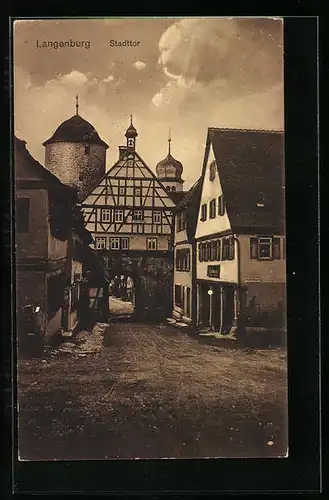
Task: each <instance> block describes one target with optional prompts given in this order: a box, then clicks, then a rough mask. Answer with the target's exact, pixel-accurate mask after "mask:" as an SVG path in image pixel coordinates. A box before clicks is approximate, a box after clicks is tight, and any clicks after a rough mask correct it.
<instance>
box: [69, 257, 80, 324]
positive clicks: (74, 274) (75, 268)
mask: <svg viewBox="0 0 329 500" xmlns="http://www.w3.org/2000/svg"><path fill="white" fill-rule="evenodd" d="M81 277H82V263H81V262H79V261H76V260H73V261H72V271H71V284H74V283H76V286H77V288H78V294H77V303H78V301H79V298H80V281H79V280H80V279H81ZM75 278H77V280H76V279H75ZM71 301H72V294H70V301H69V312H68V330H69V331H71V330H74V328H75V327H76V326H77V324H78V320H79V318H78V309H77V306H76V307H75V308H74V309H73V310H71Z"/></svg>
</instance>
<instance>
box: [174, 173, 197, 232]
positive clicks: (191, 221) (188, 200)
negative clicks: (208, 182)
mask: <svg viewBox="0 0 329 500" xmlns="http://www.w3.org/2000/svg"><path fill="white" fill-rule="evenodd" d="M201 192H202V176H201V177H199V179H198V180H197V181H196V182H195V183H194V184H193V186H192V187H191V188H190V190H189V191H187V193H185V195H184V197H183V199H182V200H181V201H180V202H179V203H178V205H177V206H176V208H175V209H174V212H176V213H179V212H185V214H186V222H187V235H188V238H189V239H191V238H193V237H194V235H195V230H196V225H197V220H198V213H199V204H200V198H201Z"/></svg>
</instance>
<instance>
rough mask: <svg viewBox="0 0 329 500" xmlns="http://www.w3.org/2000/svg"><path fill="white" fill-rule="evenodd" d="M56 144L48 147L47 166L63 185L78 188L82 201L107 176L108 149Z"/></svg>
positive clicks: (92, 145) (95, 146) (64, 143)
mask: <svg viewBox="0 0 329 500" xmlns="http://www.w3.org/2000/svg"><path fill="white" fill-rule="evenodd" d="M86 145H88V143H86V144H84V143H79V142H76V143H70V142H55V143H52V144H48V145H47V146H46V152H45V166H46V168H47V169H48V170H50V172H52V173H53V174H54V175H56V176H57V177H58V178H59V179H60V181H61V182H63V184H67V185H68V186H71V187H75V188H77V191H78V198H79V200H80V201H82V200H83V199H84V198H85V196H86V195H87V193H89V191H91V190H92V189H93V188H94V187H95V186H96V185H97V184H98V183H99V181H100V179H101V178H102V177H103V175H104V174H105V161H106V149H105V147H104V146H101V145H99V144H90V145H89V147H90V149H89V152H88V153H86V151H85V146H86Z"/></svg>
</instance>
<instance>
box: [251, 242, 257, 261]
mask: <svg viewBox="0 0 329 500" xmlns="http://www.w3.org/2000/svg"><path fill="white" fill-rule="evenodd" d="M250 258H251V259H257V238H250Z"/></svg>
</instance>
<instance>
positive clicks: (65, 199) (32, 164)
mask: <svg viewBox="0 0 329 500" xmlns="http://www.w3.org/2000/svg"><path fill="white" fill-rule="evenodd" d="M14 147H15V164H17V163H18V162H17V160H18V158H17V157H16V154H17V153H18V154H19V155H21V157H22V158H24V159H25V160H26V164H27V165H28V167H29V168H31V169H32V170H33V171H34V172H35V174H36V175H37V182H40V181H39V179H40V180H41V182H44V188H45V189H47V190H48V192H49V201H50V203H49V210H50V223H51V224H50V225H51V231H52V232H53V233H54V236H56V237H58V238H59V239H61V238H62V237H63V238H64V239H66V232H67V229H69V228H71V229H72V230H73V231H74V232H75V233H76V234H77V235H78V236H80V237H81V239H82V240H84V241H86V242H87V243H88V244H89V243H91V242H92V237H91V234H90V233H89V231H88V230H87V229H86V228H85V226H84V218H83V215H82V212H81V208H80V207H78V206H77V205H75V204H74V202H75V201H76V191H75V189H74V188H72V187H70V186H66V185H65V184H63V183H62V182H61V181H60V180H59V179H58V178H57V177H56V176H55V175H54V174H52V173H51V172H49V170H47V169H46V168H45V167H43V166H42V165H41V163H39V162H38V161H37V160H35V159H34V158H33V156H32V155H31V153H30V152H29V151H28V149H27V148H26V141H23V140H21V139H18V138H17V137H16V136H14ZM42 185H43V184H42ZM63 226H65V227H64V229H63Z"/></svg>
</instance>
